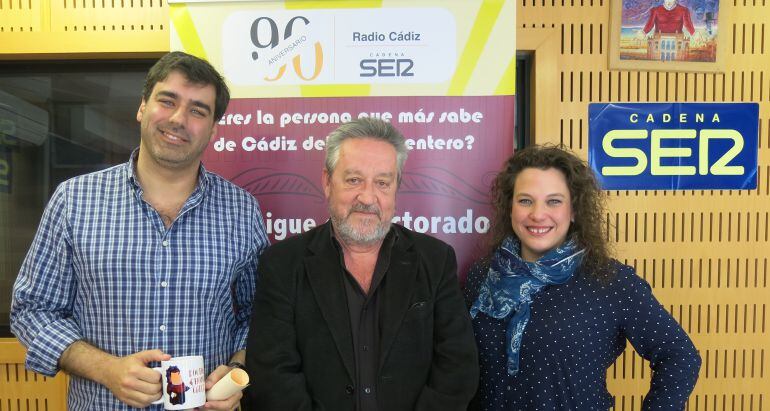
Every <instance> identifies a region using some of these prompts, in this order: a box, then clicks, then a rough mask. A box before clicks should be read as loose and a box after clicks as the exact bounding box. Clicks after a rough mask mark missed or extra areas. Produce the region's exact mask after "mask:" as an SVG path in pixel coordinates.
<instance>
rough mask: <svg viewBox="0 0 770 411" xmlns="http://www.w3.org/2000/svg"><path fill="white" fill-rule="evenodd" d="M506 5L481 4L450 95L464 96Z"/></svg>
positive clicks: (500, 1)
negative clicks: (501, 11) (482, 52)
mask: <svg viewBox="0 0 770 411" xmlns="http://www.w3.org/2000/svg"><path fill="white" fill-rule="evenodd" d="M504 4H505V0H484V2H483V3H482V4H481V8H479V13H478V14H477V15H476V21H475V22H474V23H473V28H472V29H471V34H470V36H468V42H467V43H465V48H464V49H463V52H462V54H461V55H460V59H459V60H458V61H457V69H456V70H455V75H454V77H453V78H452V82H451V83H450V84H449V91H448V92H447V93H448V95H450V96H461V95H462V94H463V91H464V90H465V87H466V86H467V85H468V81H470V79H471V74H473V70H474V69H475V68H476V64H478V62H479V56H480V55H481V51H482V50H483V49H484V45H485V44H487V40H488V39H489V34H490V33H491V32H492V28H493V27H494V26H495V22H496V21H497V17H498V16H499V15H500V10H502V8H503V5H504Z"/></svg>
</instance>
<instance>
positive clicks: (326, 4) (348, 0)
mask: <svg viewBox="0 0 770 411" xmlns="http://www.w3.org/2000/svg"><path fill="white" fill-rule="evenodd" d="M284 4H285V5H286V8H287V9H289V10H296V9H372V8H378V7H382V0H320V1H319V0H316V1H300V0H286V1H285V2H284Z"/></svg>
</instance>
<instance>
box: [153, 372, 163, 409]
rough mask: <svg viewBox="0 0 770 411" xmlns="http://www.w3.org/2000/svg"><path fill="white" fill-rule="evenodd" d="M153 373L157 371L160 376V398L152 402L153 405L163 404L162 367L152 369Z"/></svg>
mask: <svg viewBox="0 0 770 411" xmlns="http://www.w3.org/2000/svg"><path fill="white" fill-rule="evenodd" d="M152 369H153V371H157V372H158V374H160V385H161V387H160V398H159V399H158V400H157V401H153V402H152V403H153V404H163V367H153V368H152Z"/></svg>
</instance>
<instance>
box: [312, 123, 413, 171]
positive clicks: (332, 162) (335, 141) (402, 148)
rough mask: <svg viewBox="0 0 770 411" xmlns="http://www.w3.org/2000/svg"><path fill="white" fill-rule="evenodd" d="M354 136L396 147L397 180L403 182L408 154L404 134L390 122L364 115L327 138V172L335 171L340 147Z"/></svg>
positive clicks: (338, 128)
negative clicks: (402, 175)
mask: <svg viewBox="0 0 770 411" xmlns="http://www.w3.org/2000/svg"><path fill="white" fill-rule="evenodd" d="M353 138H371V139H374V140H379V141H384V142H386V143H388V144H390V145H392V146H393V148H394V149H396V167H397V171H398V175H397V181H398V184H401V174H402V171H403V169H404V163H406V157H407V156H408V152H407V148H406V143H405V142H404V136H403V135H402V134H401V132H399V131H398V130H396V128H395V127H393V126H392V125H391V124H390V123H388V122H385V121H382V120H379V119H375V118H371V117H362V118H359V119H357V120H353V121H350V122H347V123H345V124H343V125H341V126H339V127H337V129H336V130H334V131H332V132H331V133H329V136H328V137H327V138H326V163H325V164H326V172H327V173H329V175H332V173H334V168H335V167H336V166H337V161H338V160H339V159H340V147H341V146H342V143H344V142H345V140H348V139H353Z"/></svg>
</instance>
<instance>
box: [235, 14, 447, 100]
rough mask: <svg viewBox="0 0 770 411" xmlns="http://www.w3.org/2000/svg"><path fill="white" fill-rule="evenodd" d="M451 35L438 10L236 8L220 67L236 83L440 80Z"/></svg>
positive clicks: (445, 78)
mask: <svg viewBox="0 0 770 411" xmlns="http://www.w3.org/2000/svg"><path fill="white" fill-rule="evenodd" d="M455 32H456V29H455V21H454V16H453V15H452V14H451V13H450V12H449V11H447V10H446V9H442V8H413V9H412V8H410V9H383V8H373V9H339V10H336V9H335V10H332V9H326V10H323V9H320V10H303V11H301V12H297V11H288V10H276V11H271V12H267V13H266V12H265V11H237V12H234V13H232V14H231V15H230V16H228V17H227V18H226V19H225V22H224V24H223V27H222V42H223V45H222V50H223V66H224V71H225V75H226V76H227V78H228V80H229V81H231V82H232V83H233V84H235V85H238V86H250V85H254V86H256V85H261V86H269V85H304V84H368V83H394V82H397V83H426V84H427V83H440V82H444V81H447V80H449V79H451V76H452V75H453V74H454V71H455V65H456V60H457V58H456V44H457V42H456V34H455Z"/></svg>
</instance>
